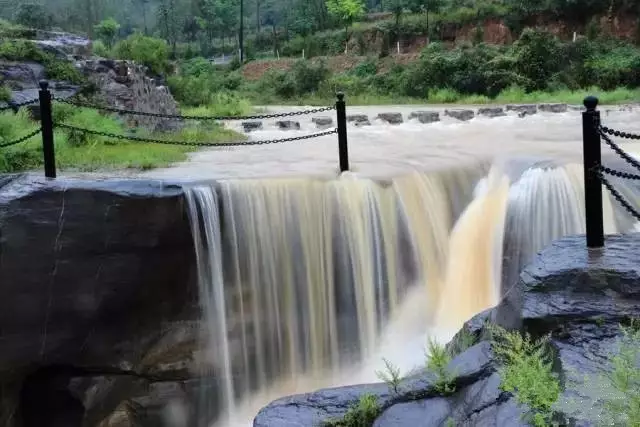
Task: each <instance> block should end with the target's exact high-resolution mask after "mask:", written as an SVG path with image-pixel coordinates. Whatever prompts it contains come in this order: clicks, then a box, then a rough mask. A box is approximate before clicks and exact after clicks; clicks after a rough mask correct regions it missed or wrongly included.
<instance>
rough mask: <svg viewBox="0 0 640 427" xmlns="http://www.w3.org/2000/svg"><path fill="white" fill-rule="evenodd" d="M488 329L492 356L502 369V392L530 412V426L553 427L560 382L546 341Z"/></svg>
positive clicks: (547, 338)
mask: <svg viewBox="0 0 640 427" xmlns="http://www.w3.org/2000/svg"><path fill="white" fill-rule="evenodd" d="M489 328H490V329H489V330H490V332H491V334H492V337H493V342H492V348H493V352H494V353H495V355H496V357H497V358H498V359H499V360H500V362H501V363H502V365H503V366H502V368H501V369H500V377H501V379H502V383H501V385H500V387H501V389H502V390H503V391H506V392H509V393H512V394H513V395H514V396H515V398H516V400H517V401H518V403H520V404H524V405H526V406H528V407H529V408H530V409H531V413H530V414H528V415H529V416H530V420H529V421H530V422H531V424H533V425H534V426H536V427H545V426H549V425H552V417H553V409H552V407H553V405H554V404H555V403H556V401H557V400H558V397H559V396H560V382H559V381H558V378H557V376H556V375H555V374H554V373H553V372H552V368H551V360H550V357H549V353H548V343H549V337H548V336H545V337H543V338H540V339H537V340H534V339H532V338H531V337H530V336H529V334H525V335H524V336H523V335H521V334H520V333H519V332H517V331H516V332H508V331H506V330H504V329H502V328H500V327H498V326H495V325H491V326H490V327H489Z"/></svg>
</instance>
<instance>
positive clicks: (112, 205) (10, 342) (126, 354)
mask: <svg viewBox="0 0 640 427" xmlns="http://www.w3.org/2000/svg"><path fill="white" fill-rule="evenodd" d="M184 203H185V202H184V197H183V193H182V189H181V188H180V187H178V186H171V185H164V184H163V183H161V182H159V181H144V180H91V181H84V180H79V179H75V180H72V179H63V178H59V179H57V180H45V179H44V178H40V177H32V176H27V175H23V176H8V177H4V178H3V179H1V180H0V253H1V254H2V256H1V257H0V283H2V289H3V297H2V298H0V335H1V336H2V351H0V390H2V392H0V409H2V410H0V425H2V426H7V427H13V426H14V425H16V424H13V423H15V422H19V419H20V418H21V417H29V415H27V413H29V412H31V413H35V412H39V413H41V414H42V416H43V417H45V418H47V417H48V418H52V417H54V416H53V415H52V414H54V412H47V411H57V412H55V414H63V415H64V416H63V415H60V416H61V417H63V418H64V417H67V416H69V417H76V415H73V414H76V412H74V411H76V410H77V408H78V406H77V403H78V402H82V407H83V408H85V409H86V410H85V412H84V413H83V414H81V415H82V418H83V419H84V420H85V421H86V422H88V420H102V419H104V418H107V417H110V416H111V414H113V412H114V411H116V409H117V408H118V407H119V406H121V405H127V404H128V403H127V402H133V399H138V400H140V399H142V400H141V402H142V403H140V402H139V403H138V405H143V406H144V403H145V402H148V401H149V400H148V399H150V397H149V396H151V395H150V394H149V390H159V388H161V383H165V382H174V383H176V384H183V385H184V384H186V383H187V382H189V381H192V380H193V379H194V374H193V372H194V363H195V362H194V360H195V359H194V357H195V356H194V354H195V352H196V351H197V347H198V344H197V338H198V336H199V332H200V329H199V319H200V308H199V305H198V299H197V297H198V289H197V283H196V277H195V273H194V268H195V264H194V263H195V256H194V253H193V246H192V244H193V243H192V239H191V230H190V225H189V222H188V219H187V218H186V215H185V210H184ZM80 379H84V380H87V379H88V380H91V379H93V380H92V381H94V383H93V384H92V386H91V387H90V386H87V387H84V388H83V387H80V386H79V385H78V382H79V381H80ZM100 379H101V380H100ZM96 381H97V382H96ZM80 382H82V381H80ZM89 382H90V381H89ZM181 387H182V385H181ZM21 390H22V394H21ZM25 390H27V391H25ZM83 390H84V391H83ZM169 394H170V393H168V392H167V396H166V397H167V398H166V399H164V398H163V397H162V395H163V393H162V392H161V391H157V392H154V393H153V396H155V397H153V399H152V401H153V402H152V403H153V405H152V406H154V407H160V406H163V405H166V404H168V403H169V401H170V400H171V399H173V398H172V397H171V396H169ZM51 396H60V399H63V400H64V401H65V402H67V403H64V404H63V403H61V404H60V405H53V404H52V406H51V408H49V409H47V408H48V407H44V406H43V405H42V402H43V401H47V399H49V398H51V399H53V398H52V397H51ZM145 396H146V397H145ZM65 399H66V400H65ZM145 399H147V400H145ZM192 401H194V402H195V401H196V399H195V398H194V399H193V400H192ZM34 402H39V404H36V403H34ZM65 408H66V409H65ZM74 408H76V409H74ZM21 414H23V415H21ZM65 414H66V415H65ZM34 416H35V415H34ZM65 419H66V418H65ZM69 419H71V418H69ZM34 422H35V423H36V424H37V423H38V421H37V420H34ZM40 425H41V426H46V425H49V424H46V423H45V424H40ZM86 425H96V424H90V423H89V424H86ZM143 425H145V424H144V423H143ZM146 425H158V424H157V423H156V424H153V423H150V424H146ZM66 426H68V427H73V426H74V424H73V422H71V421H69V423H68V424H66Z"/></svg>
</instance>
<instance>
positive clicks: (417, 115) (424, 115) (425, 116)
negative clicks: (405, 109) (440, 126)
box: [409, 111, 440, 124]
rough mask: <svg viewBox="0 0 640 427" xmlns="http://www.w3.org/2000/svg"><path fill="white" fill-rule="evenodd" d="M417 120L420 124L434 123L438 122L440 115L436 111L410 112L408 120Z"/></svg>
mask: <svg viewBox="0 0 640 427" xmlns="http://www.w3.org/2000/svg"><path fill="white" fill-rule="evenodd" d="M413 119H417V120H418V121H419V122H420V123H423V124H426V123H434V122H439V121H440V113H438V112H437V111H412V112H411V113H410V114H409V120H413Z"/></svg>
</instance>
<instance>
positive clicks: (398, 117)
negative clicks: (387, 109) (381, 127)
mask: <svg viewBox="0 0 640 427" xmlns="http://www.w3.org/2000/svg"><path fill="white" fill-rule="evenodd" d="M376 118H377V119H378V120H381V121H383V122H386V123H389V124H391V125H399V124H401V123H403V122H404V120H403V119H402V113H380V114H378V116H377V117H376Z"/></svg>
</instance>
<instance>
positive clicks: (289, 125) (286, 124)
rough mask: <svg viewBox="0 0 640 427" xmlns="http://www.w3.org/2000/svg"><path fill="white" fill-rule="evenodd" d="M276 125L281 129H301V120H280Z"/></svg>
mask: <svg viewBox="0 0 640 427" xmlns="http://www.w3.org/2000/svg"><path fill="white" fill-rule="evenodd" d="M276 126H277V127H278V129H280V130H300V122H296V121H293V120H278V121H277V122H276Z"/></svg>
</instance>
